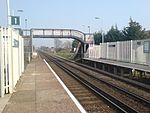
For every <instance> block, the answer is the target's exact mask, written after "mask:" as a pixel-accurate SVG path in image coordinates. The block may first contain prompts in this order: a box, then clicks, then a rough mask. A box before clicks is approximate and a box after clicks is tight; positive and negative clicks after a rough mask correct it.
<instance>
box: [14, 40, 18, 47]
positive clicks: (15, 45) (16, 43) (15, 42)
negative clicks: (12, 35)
mask: <svg viewBox="0 0 150 113" xmlns="http://www.w3.org/2000/svg"><path fill="white" fill-rule="evenodd" d="M13 47H19V41H18V40H16V39H14V40H13Z"/></svg>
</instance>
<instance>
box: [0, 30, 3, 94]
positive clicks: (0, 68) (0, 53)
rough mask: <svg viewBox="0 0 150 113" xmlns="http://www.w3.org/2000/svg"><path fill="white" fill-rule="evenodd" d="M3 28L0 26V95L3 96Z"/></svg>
mask: <svg viewBox="0 0 150 113" xmlns="http://www.w3.org/2000/svg"><path fill="white" fill-rule="evenodd" d="M3 31H4V30H3V28H0V58H1V59H0V79H1V80H0V82H1V89H0V90H1V91H0V95H1V97H4V38H3V34H4V32H3Z"/></svg>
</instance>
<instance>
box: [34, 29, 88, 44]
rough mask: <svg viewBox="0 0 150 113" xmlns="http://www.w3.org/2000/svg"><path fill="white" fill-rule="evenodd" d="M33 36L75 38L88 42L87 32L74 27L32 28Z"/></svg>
mask: <svg viewBox="0 0 150 113" xmlns="http://www.w3.org/2000/svg"><path fill="white" fill-rule="evenodd" d="M31 37H32V38H73V39H76V40H78V41H80V42H81V43H86V39H85V37H86V34H85V33H83V32H81V31H78V30H74V29H31Z"/></svg>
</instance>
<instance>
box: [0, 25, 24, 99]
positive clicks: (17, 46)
mask: <svg viewBox="0 0 150 113" xmlns="http://www.w3.org/2000/svg"><path fill="white" fill-rule="evenodd" d="M23 71H24V39H23V38H22V37H21V36H20V35H19V34H18V33H17V32H16V31H15V30H14V29H12V28H4V27H0V78H1V80H0V86H1V87H0V96H1V97H3V96H4V95H5V94H7V93H12V92H13V89H14V88H15V85H16V84H17V81H18V80H19V78H20V76H21V74H22V72H23Z"/></svg>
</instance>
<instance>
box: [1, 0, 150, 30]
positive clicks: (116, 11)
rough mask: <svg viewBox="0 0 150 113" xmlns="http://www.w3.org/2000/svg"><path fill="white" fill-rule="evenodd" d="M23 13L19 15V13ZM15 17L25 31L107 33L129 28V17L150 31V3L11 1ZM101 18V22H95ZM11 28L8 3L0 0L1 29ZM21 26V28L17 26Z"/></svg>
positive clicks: (137, 0) (125, 0)
mask: <svg viewBox="0 0 150 113" xmlns="http://www.w3.org/2000/svg"><path fill="white" fill-rule="evenodd" d="M20 9H21V10H23V12H22V13H21V12H17V10H20ZM10 10H11V14H12V15H19V16H20V17H21V26H20V27H21V28H25V19H27V20H28V21H27V27H28V28H67V29H70V28H71V29H77V30H81V31H83V32H86V33H87V32H89V29H88V27H87V26H90V32H92V33H93V32H96V31H99V30H101V29H102V30H103V31H104V32H107V31H108V30H109V29H110V28H111V26H112V25H117V26H118V28H119V29H123V28H124V27H126V26H128V22H129V18H130V17H131V18H132V19H133V20H135V21H137V22H139V23H140V24H141V25H142V26H143V28H146V30H150V22H149V21H150V14H149V11H150V0H10ZM95 17H99V18H100V19H95ZM6 25H7V5H6V0H0V26H6ZM16 27H18V26H16Z"/></svg>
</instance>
